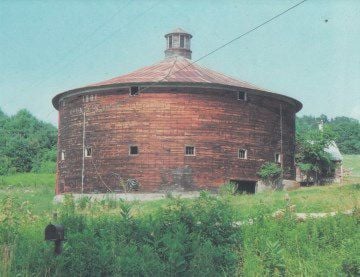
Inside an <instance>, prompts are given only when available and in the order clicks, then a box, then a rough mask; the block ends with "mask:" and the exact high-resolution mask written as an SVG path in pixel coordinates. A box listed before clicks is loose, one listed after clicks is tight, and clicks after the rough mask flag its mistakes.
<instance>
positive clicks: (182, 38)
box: [180, 35, 184, 47]
mask: <svg viewBox="0 0 360 277" xmlns="http://www.w3.org/2000/svg"><path fill="white" fill-rule="evenodd" d="M180 47H184V35H180Z"/></svg>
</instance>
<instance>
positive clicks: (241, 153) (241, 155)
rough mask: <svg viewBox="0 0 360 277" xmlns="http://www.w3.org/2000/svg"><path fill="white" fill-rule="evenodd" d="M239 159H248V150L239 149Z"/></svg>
mask: <svg viewBox="0 0 360 277" xmlns="http://www.w3.org/2000/svg"><path fill="white" fill-rule="evenodd" d="M238 158H239V159H243V160H245V159H247V150H246V149H239V151H238Z"/></svg>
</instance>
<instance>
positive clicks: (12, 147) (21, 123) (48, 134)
mask: <svg viewBox="0 0 360 277" xmlns="http://www.w3.org/2000/svg"><path fill="white" fill-rule="evenodd" d="M56 143H57V130H56V128H55V127H54V126H53V125H51V124H49V123H44V122H42V121H39V120H38V119H36V118H35V117H34V116H33V115H31V114H30V113H29V112H28V111H26V110H20V111H19V112H18V113H17V114H15V115H14V116H10V117H9V116H7V115H5V114H4V113H3V112H2V111H1V110H0V175H6V174H13V173H16V172H30V171H32V172H38V173H54V172H55V162H56Z"/></svg>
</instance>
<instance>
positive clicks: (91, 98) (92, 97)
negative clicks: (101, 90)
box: [83, 94, 96, 102]
mask: <svg viewBox="0 0 360 277" xmlns="http://www.w3.org/2000/svg"><path fill="white" fill-rule="evenodd" d="M95 100H96V94H90V95H84V96H83V102H92V101H95Z"/></svg>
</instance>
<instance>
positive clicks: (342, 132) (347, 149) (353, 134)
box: [296, 115, 360, 154]
mask: <svg viewBox="0 0 360 277" xmlns="http://www.w3.org/2000/svg"><path fill="white" fill-rule="evenodd" d="M321 121H322V122H323V123H324V126H327V128H328V129H330V130H331V131H332V133H333V139H334V141H335V142H336V144H337V146H338V147H339V149H340V152H341V153H342V154H360V122H359V120H356V119H354V118H349V117H345V116H341V117H335V118H328V117H327V116H326V115H320V116H318V117H315V116H311V115H304V116H302V117H297V118H296V133H297V134H296V135H297V137H299V136H302V135H304V134H307V133H309V132H312V133H313V132H315V131H316V130H318V125H319V123H320V122H321Z"/></svg>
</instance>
